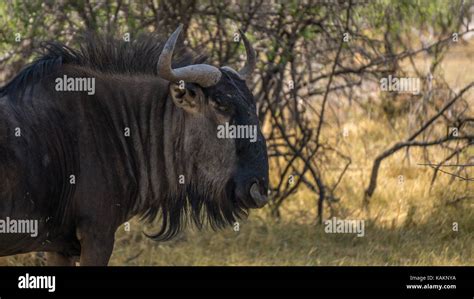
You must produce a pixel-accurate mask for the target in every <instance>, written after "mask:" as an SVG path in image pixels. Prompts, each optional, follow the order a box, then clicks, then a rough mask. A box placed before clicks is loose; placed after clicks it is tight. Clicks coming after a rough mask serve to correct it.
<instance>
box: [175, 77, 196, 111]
mask: <svg viewBox="0 0 474 299" xmlns="http://www.w3.org/2000/svg"><path fill="white" fill-rule="evenodd" d="M169 88H170V95H171V98H172V99H173V102H174V104H175V105H176V106H178V107H179V108H182V109H184V110H185V111H187V112H190V113H197V112H198V111H199V104H200V102H201V101H200V98H201V97H202V95H203V94H202V91H201V89H200V88H199V87H195V86H185V85H184V84H176V83H170V87H169Z"/></svg>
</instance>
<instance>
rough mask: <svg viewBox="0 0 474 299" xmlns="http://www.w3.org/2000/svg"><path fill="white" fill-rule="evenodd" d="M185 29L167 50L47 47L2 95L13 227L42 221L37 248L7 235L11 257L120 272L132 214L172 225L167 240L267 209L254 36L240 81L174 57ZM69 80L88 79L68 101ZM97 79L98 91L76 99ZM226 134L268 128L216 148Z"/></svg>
mask: <svg viewBox="0 0 474 299" xmlns="http://www.w3.org/2000/svg"><path fill="white" fill-rule="evenodd" d="M181 28H182V27H181V26H180V27H179V28H178V29H177V30H176V31H175V32H174V33H173V34H172V35H171V36H170V37H169V38H168V39H167V40H165V42H161V41H160V39H157V38H152V37H151V36H148V37H144V38H137V39H136V40H135V41H133V42H125V41H119V40H113V39H110V38H101V39H99V38H97V37H94V36H92V37H91V36H90V37H88V38H86V39H85V41H84V42H83V44H82V46H81V48H80V50H75V49H72V48H70V47H68V46H65V45H63V44H61V43H57V42H50V43H46V44H44V46H43V51H44V53H43V54H42V56H40V57H39V58H38V59H37V60H36V61H34V62H33V63H32V64H30V65H29V66H27V67H26V68H25V69H23V70H22V71H21V72H20V73H19V74H18V75H17V76H16V77H15V78H13V79H12V80H11V81H10V82H9V83H8V84H7V85H5V86H4V87H2V88H1V89H0V220H2V219H7V218H8V219H10V222H11V220H19V219H24V220H25V219H26V220H37V223H38V234H37V236H36V237H33V235H31V234H25V233H20V232H17V233H11V232H12V231H13V230H11V231H10V233H8V232H6V231H7V230H8V229H5V227H4V231H3V232H2V233H0V255H1V256H6V255H13V254H19V253H26V252H34V251H44V252H48V260H49V264H54V265H73V264H74V261H75V260H76V259H77V257H80V259H79V261H80V264H81V265H107V264H108V261H109V258H110V255H111V253H112V250H113V245H114V234H115V232H116V230H117V228H118V227H119V226H120V225H121V224H123V223H124V222H126V221H127V220H129V219H130V218H131V217H133V216H141V217H142V219H145V220H147V221H152V220H153V219H158V220H160V223H161V226H160V228H159V230H157V232H156V233H155V234H150V235H148V236H149V237H150V238H153V239H155V240H168V239H171V238H173V237H174V236H176V234H177V233H179V232H180V231H181V230H182V228H183V227H184V226H185V225H186V224H187V223H188V222H191V223H194V224H195V225H196V226H197V227H202V226H204V225H209V226H210V227H212V228H214V229H218V228H222V227H224V226H226V225H229V224H232V223H235V221H237V220H238V219H240V218H242V217H245V216H247V214H248V210H249V209H251V208H259V207H262V206H263V205H265V203H266V202H267V197H266V195H267V189H268V158H267V151H266V144H265V139H264V137H263V135H262V133H261V130H260V127H258V126H259V124H258V118H257V115H256V103H255V100H254V98H253V95H252V93H251V92H250V91H249V89H248V87H247V86H246V82H245V79H248V78H249V77H250V76H251V74H252V71H253V69H254V68H255V64H256V56H255V52H254V50H253V49H252V47H251V45H250V43H249V41H248V40H247V39H246V38H245V35H243V33H242V34H241V37H242V40H243V42H244V44H245V48H246V54H247V61H246V64H245V66H244V67H243V68H242V69H241V70H240V71H236V70H233V69H232V68H230V67H220V68H217V67H214V66H211V65H208V64H203V62H204V58H203V56H199V55H191V54H190V51H189V50H187V49H186V48H185V47H184V46H183V45H180V46H176V47H175V45H176V43H177V39H178V36H179V34H180V32H181ZM178 44H180V43H178ZM175 48H176V50H175ZM172 57H174V58H173V60H174V63H172ZM66 77H67V78H73V79H74V78H79V79H80V80H82V81H76V82H75V83H76V85H74V84H73V85H71V88H68V89H67V90H68V91H66V90H65V89H63V88H61V86H63V87H64V86H66V85H65V84H63V83H64V82H62V83H58V82H60V81H61V79H58V78H66ZM90 78H94V80H95V82H94V88H95V90H94V91H93V92H87V91H84V90H82V91H80V90H77V89H76V90H74V87H76V88H77V82H80V83H81V84H83V85H87V80H86V79H90ZM58 80H59V81H58ZM73 83H74V82H73ZM89 91H90V90H89ZM224 123H229V124H234V125H247V126H257V128H258V130H257V131H258V136H257V139H256V142H251V141H250V140H249V139H245V138H240V139H233V138H227V139H220V138H217V137H216V127H217V126H219V125H222V124H224ZM254 141H255V140H254ZM3 224H4V226H6V225H7V224H5V221H4V222H3ZM0 229H1V227H0Z"/></svg>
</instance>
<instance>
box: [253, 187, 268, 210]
mask: <svg viewBox="0 0 474 299" xmlns="http://www.w3.org/2000/svg"><path fill="white" fill-rule="evenodd" d="M250 197H252V199H253V200H254V202H255V204H256V205H257V207H259V208H261V207H263V206H264V205H265V204H266V203H267V202H268V198H267V196H266V194H262V193H261V192H260V187H259V185H258V183H253V184H252V186H251V187H250Z"/></svg>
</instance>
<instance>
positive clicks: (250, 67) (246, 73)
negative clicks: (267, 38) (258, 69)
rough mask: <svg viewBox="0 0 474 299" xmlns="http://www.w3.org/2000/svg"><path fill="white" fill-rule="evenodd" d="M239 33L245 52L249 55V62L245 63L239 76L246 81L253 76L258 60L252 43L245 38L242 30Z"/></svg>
mask: <svg viewBox="0 0 474 299" xmlns="http://www.w3.org/2000/svg"><path fill="white" fill-rule="evenodd" d="M239 32H240V36H241V37H242V39H243V41H244V45H245V52H246V53H247V61H246V62H245V65H244V67H243V68H242V69H241V70H240V71H239V75H240V76H241V77H242V78H244V79H248V78H249V77H250V75H252V73H253V71H254V70H255V65H256V64H257V58H256V55H255V50H254V49H253V47H252V46H251V45H250V42H249V40H248V39H247V37H246V36H245V34H244V33H243V32H242V30H240V29H239Z"/></svg>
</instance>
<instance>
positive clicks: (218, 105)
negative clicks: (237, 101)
mask: <svg viewBox="0 0 474 299" xmlns="http://www.w3.org/2000/svg"><path fill="white" fill-rule="evenodd" d="M211 106H212V107H213V108H214V109H215V110H217V111H218V112H221V113H224V114H228V113H230V112H231V110H232V109H231V107H230V106H229V105H226V104H223V103H222V102H220V101H218V100H211Z"/></svg>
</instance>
